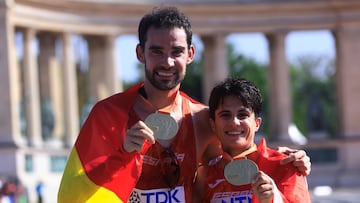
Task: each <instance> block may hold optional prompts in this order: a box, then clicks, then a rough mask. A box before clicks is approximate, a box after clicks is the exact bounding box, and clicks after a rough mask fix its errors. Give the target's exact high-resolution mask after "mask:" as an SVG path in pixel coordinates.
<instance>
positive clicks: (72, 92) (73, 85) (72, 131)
mask: <svg viewBox="0 0 360 203" xmlns="http://www.w3.org/2000/svg"><path fill="white" fill-rule="evenodd" d="M62 42H63V76H64V81H63V91H64V92H63V94H64V108H65V115H64V117H65V129H66V132H65V145H66V146H68V147H72V146H73V144H74V142H75V140H76V137H77V135H78V133H79V107H78V91H77V80H76V65H75V60H74V47H73V44H72V41H71V35H70V34H69V33H63V34H62Z"/></svg>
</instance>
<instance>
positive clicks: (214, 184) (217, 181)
mask: <svg viewBox="0 0 360 203" xmlns="http://www.w3.org/2000/svg"><path fill="white" fill-rule="evenodd" d="M224 181H225V179H216V181H215V183H213V184H211V183H209V184H208V185H209V188H211V189H213V188H215V187H216V186H218V185H219V184H220V183H222V182H224Z"/></svg>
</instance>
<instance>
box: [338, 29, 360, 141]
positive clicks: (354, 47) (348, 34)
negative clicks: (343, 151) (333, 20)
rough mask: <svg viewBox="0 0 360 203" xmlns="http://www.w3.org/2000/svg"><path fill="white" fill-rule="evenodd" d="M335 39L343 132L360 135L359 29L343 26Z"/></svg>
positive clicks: (339, 113)
mask: <svg viewBox="0 0 360 203" xmlns="http://www.w3.org/2000/svg"><path fill="white" fill-rule="evenodd" d="M334 36H335V41H336V51H337V53H336V57H337V59H336V61H337V64H336V66H337V70H336V89H337V90H336V91H337V102H338V117H339V122H340V123H339V128H340V135H341V136H343V137H346V138H355V137H356V138H360V125H359V121H360V108H359V103H360V80H359V78H360V68H359V65H360V29H359V27H358V26H356V27H342V28H340V29H338V30H336V31H335V32H334Z"/></svg>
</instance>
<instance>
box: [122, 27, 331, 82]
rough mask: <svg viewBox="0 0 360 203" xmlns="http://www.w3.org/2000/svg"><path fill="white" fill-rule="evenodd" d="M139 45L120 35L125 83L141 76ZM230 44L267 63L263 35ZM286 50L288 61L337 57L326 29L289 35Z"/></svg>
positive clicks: (249, 35)
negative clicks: (137, 55)
mask: <svg viewBox="0 0 360 203" xmlns="http://www.w3.org/2000/svg"><path fill="white" fill-rule="evenodd" d="M137 42H138V39H137V36H136V35H125V36H121V37H119V38H118V40H117V42H116V43H117V45H116V46H117V49H118V50H119V51H118V55H117V60H118V74H119V77H120V75H121V76H122V78H123V80H124V81H126V82H132V81H134V80H136V79H137V78H138V77H139V73H138V72H137V71H138V70H137V68H136V67H137V64H138V62H137V59H136V55H135V46H136V44H137ZM193 43H194V44H195V47H196V51H197V52H196V54H195V55H196V56H200V55H201V54H200V53H201V52H202V49H203V45H202V43H201V40H200V39H199V37H198V36H196V35H195V36H194V39H193ZM227 43H231V44H234V47H235V52H236V53H242V54H244V55H245V56H247V57H250V58H253V59H255V60H256V61H258V62H261V63H268V61H269V59H268V55H269V53H268V45H267V41H266V39H265V36H264V35H263V34H262V33H246V34H244V33H241V34H238V33H234V34H230V35H229V36H228V37H227ZM285 44H286V51H287V58H288V61H289V62H292V61H294V60H295V59H296V58H297V57H298V56H303V55H316V56H318V55H321V56H325V57H329V58H334V57H335V42H334V38H333V36H332V34H331V33H330V32H329V31H327V30H317V31H297V32H290V33H289V34H288V35H287V37H286V41H285Z"/></svg>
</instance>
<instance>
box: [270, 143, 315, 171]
mask: <svg viewBox="0 0 360 203" xmlns="http://www.w3.org/2000/svg"><path fill="white" fill-rule="evenodd" d="M276 150H277V151H278V152H280V153H284V154H286V155H288V156H287V157H286V158H284V159H283V160H281V162H280V164H282V165H285V164H287V163H291V162H292V164H293V165H294V166H295V167H296V168H297V169H298V171H299V172H300V173H301V174H302V175H304V176H308V175H309V174H310V172H311V161H310V157H309V156H308V155H307V154H306V152H305V151H304V150H297V149H291V148H288V147H278V148H277V149H276Z"/></svg>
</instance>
